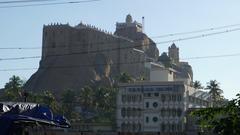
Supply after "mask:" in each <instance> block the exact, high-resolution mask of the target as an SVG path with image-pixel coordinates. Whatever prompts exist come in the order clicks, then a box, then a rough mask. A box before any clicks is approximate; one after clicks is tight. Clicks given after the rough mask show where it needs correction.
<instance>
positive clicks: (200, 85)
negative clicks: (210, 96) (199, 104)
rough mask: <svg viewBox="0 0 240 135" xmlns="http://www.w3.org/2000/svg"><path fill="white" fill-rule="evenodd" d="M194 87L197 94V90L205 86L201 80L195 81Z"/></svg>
mask: <svg viewBox="0 0 240 135" xmlns="http://www.w3.org/2000/svg"><path fill="white" fill-rule="evenodd" d="M193 88H194V89H195V93H194V95H195V94H196V90H199V89H202V88H203V87H202V84H201V83H200V81H197V80H196V81H194V82H193Z"/></svg>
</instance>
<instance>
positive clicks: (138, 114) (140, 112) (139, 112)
mask: <svg viewBox="0 0 240 135" xmlns="http://www.w3.org/2000/svg"><path fill="white" fill-rule="evenodd" d="M137 112H138V113H137V116H138V117H141V114H142V110H141V109H140V108H138V109H137Z"/></svg>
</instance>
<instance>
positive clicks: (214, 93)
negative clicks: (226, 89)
mask: <svg viewBox="0 0 240 135" xmlns="http://www.w3.org/2000/svg"><path fill="white" fill-rule="evenodd" d="M206 89H208V90H209V94H210V95H211V100H212V106H213V107H215V106H216V105H217V102H218V101H220V100H221V99H222V96H221V94H222V93H223V90H221V89H220V86H219V83H218V82H217V81H216V80H210V82H208V83H207V87H206Z"/></svg>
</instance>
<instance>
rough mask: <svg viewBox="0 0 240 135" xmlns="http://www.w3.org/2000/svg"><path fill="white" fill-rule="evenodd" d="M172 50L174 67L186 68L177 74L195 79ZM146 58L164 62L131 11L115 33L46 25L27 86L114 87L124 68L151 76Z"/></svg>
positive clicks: (59, 89)
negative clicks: (38, 54) (37, 65)
mask: <svg viewBox="0 0 240 135" xmlns="http://www.w3.org/2000/svg"><path fill="white" fill-rule="evenodd" d="M172 47H173V46H172ZM175 47H176V46H175ZM171 52H174V54H172V53H169V57H170V58H171V59H172V58H174V59H173V61H174V63H175V65H176V69H178V70H181V72H182V71H183V72H182V73H181V74H180V75H179V76H184V75H185V77H189V76H188V75H189V73H190V76H191V79H192V74H191V73H192V71H191V66H190V65H188V64H187V63H183V62H179V56H178V55H179V54H178V50H177V51H176V50H175V49H173V50H172V51H171ZM146 62H158V63H161V62H159V50H158V48H157V46H156V43H155V42H154V41H153V40H152V39H150V38H149V37H148V36H147V35H146V34H145V33H144V32H143V26H142V24H141V23H138V22H137V21H133V19H132V17H131V15H127V17H126V21H125V22H122V23H117V24H116V31H115V32H114V34H112V33H110V32H107V31H105V30H101V29H100V28H97V27H95V26H92V25H88V24H83V23H80V24H78V25H76V26H70V25H69V24H58V23H57V24H56V23H55V24H50V25H44V27H43V37H42V57H41V60H40V63H39V69H38V70H37V71H36V72H35V73H34V74H33V75H32V76H31V77H30V79H29V80H28V81H27V82H26V85H25V87H24V88H25V89H26V90H29V91H36V92H37V91H42V90H51V91H53V92H54V93H56V92H57V94H59V93H61V92H62V91H63V90H66V89H73V90H80V89H81V88H82V87H84V86H86V85H104V86H111V85H112V84H113V79H114V78H116V77H117V76H118V75H119V74H120V73H122V72H127V73H129V74H130V75H131V76H132V77H134V78H135V79H137V78H140V77H144V78H145V79H146V80H148V79H149V71H148V69H147V68H146ZM182 67H186V68H182ZM186 74H187V75H186Z"/></svg>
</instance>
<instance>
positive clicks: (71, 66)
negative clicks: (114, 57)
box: [0, 53, 240, 72]
mask: <svg viewBox="0 0 240 135" xmlns="http://www.w3.org/2000/svg"><path fill="white" fill-rule="evenodd" d="M236 56H240V53H235V54H224V55H211V56H199V57H188V58H183V59H182V60H193V59H210V58H222V57H236ZM146 62H152V61H135V62H122V63H120V62H119V63H112V64H109V65H124V64H126V65H128V64H129V65H130V64H140V63H142V64H144V63H146ZM96 65H107V64H82V65H69V66H50V67H39V68H34V67H33V68H12V69H10V68H9V69H0V72H3V71H23V70H36V69H72V68H80V67H91V66H96Z"/></svg>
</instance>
